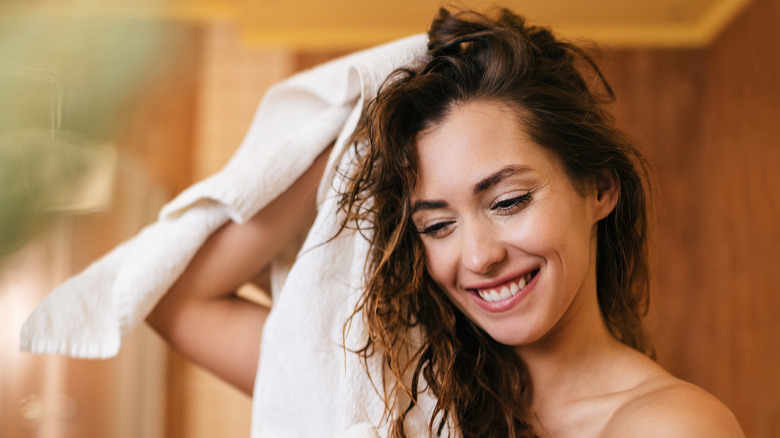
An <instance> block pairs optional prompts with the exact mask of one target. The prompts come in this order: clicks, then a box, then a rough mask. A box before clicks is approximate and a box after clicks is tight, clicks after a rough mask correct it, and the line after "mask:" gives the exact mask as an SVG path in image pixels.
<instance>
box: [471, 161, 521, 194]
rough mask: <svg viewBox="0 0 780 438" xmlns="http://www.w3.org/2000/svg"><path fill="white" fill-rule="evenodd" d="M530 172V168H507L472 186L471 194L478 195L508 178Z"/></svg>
mask: <svg viewBox="0 0 780 438" xmlns="http://www.w3.org/2000/svg"><path fill="white" fill-rule="evenodd" d="M530 171H531V168H530V167H528V166H507V167H505V168H503V169H501V170H499V171H498V172H495V173H493V174H491V175H489V176H488V177H487V178H485V179H483V180H482V181H480V182H478V183H476V184H474V188H473V189H472V190H471V192H472V193H473V194H475V195H478V194H480V193H482V192H484V191H485V190H488V189H489V188H491V187H493V186H494V185H496V184H498V183H499V182H501V181H503V180H505V179H507V178H509V177H510V176H515V175H520V174H523V173H527V172H530Z"/></svg>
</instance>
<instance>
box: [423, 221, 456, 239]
mask: <svg viewBox="0 0 780 438" xmlns="http://www.w3.org/2000/svg"><path fill="white" fill-rule="evenodd" d="M453 223H454V222H453V221H445V222H437V223H435V224H433V225H431V226H428V227H425V228H424V229H422V230H419V233H420V234H424V235H426V236H431V237H437V236H440V235H442V234H444V233H445V232H446V230H447V227H448V226H449V225H452V224H453Z"/></svg>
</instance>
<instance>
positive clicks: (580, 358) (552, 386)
mask: <svg viewBox="0 0 780 438" xmlns="http://www.w3.org/2000/svg"><path fill="white" fill-rule="evenodd" d="M594 283H595V281H594ZM581 298H582V299H580V300H579V302H577V300H576V299H575V302H573V303H572V305H571V306H570V308H569V311H567V313H566V314H565V315H564V316H563V317H562V318H561V321H559V323H558V324H557V325H556V327H555V328H553V330H551V331H550V332H549V333H547V334H546V335H545V337H544V338H542V339H540V340H539V341H537V342H534V343H532V344H528V345H523V346H519V347H516V350H515V351H516V352H517V354H518V355H519V356H520V358H521V359H522V360H523V362H524V363H525V365H526V367H527V369H528V372H529V375H530V378H531V385H532V388H533V398H532V400H531V405H532V409H533V410H534V411H535V412H537V413H540V412H543V411H546V410H547V408H548V407H551V406H562V405H563V404H565V403H568V402H572V401H575V400H580V399H583V398H587V397H589V396H593V394H594V393H595V392H598V391H599V390H603V388H605V387H606V386H609V381H610V377H609V366H608V365H609V363H608V362H609V360H610V359H611V358H614V357H615V353H616V352H617V351H618V350H619V349H621V348H623V346H622V344H620V342H619V341H617V340H616V339H615V338H614V337H613V336H612V335H611V334H610V333H609V330H608V329H607V326H606V323H605V322H604V320H603V318H602V317H601V311H600V310H599V307H598V301H597V297H596V293H595V284H594V287H593V292H592V293H590V294H585V295H584V296H582V297H581Z"/></svg>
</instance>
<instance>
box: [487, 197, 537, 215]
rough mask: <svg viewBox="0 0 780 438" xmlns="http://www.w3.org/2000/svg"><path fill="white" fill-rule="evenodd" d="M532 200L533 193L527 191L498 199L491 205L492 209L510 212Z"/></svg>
mask: <svg viewBox="0 0 780 438" xmlns="http://www.w3.org/2000/svg"><path fill="white" fill-rule="evenodd" d="M530 200H531V193H530V192H526V193H524V194H522V195H520V196H516V197H514V198H510V199H504V200H501V201H497V202H496V203H494V204H493V205H492V206H490V209H491V210H494V211H498V212H499V213H509V212H512V211H513V210H515V209H517V208H520V207H522V206H524V205H525V204H527V203H528V202H529V201H530Z"/></svg>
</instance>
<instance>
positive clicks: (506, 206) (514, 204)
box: [419, 192, 531, 237]
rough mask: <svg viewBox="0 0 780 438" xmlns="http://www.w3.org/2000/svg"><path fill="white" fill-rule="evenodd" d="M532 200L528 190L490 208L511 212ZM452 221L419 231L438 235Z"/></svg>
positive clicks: (424, 233)
mask: <svg viewBox="0 0 780 438" xmlns="http://www.w3.org/2000/svg"><path fill="white" fill-rule="evenodd" d="M530 200H531V192H526V193H524V194H522V195H520V196H517V197H514V198H511V199H505V200H503V201H498V202H496V203H495V204H493V205H492V206H491V207H490V209H491V210H494V211H498V212H500V213H510V212H512V211H513V210H515V209H518V208H520V207H521V206H523V205H525V204H527V203H528V202H529V201H530ZM452 223H453V221H445V222H439V223H436V224H433V225H431V226H430V227H427V228H425V229H424V230H420V231H419V233H420V234H422V235H425V236H430V237H436V236H437V235H438V234H440V233H441V232H443V230H444V229H445V228H446V227H447V226H448V225H450V224H452Z"/></svg>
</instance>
